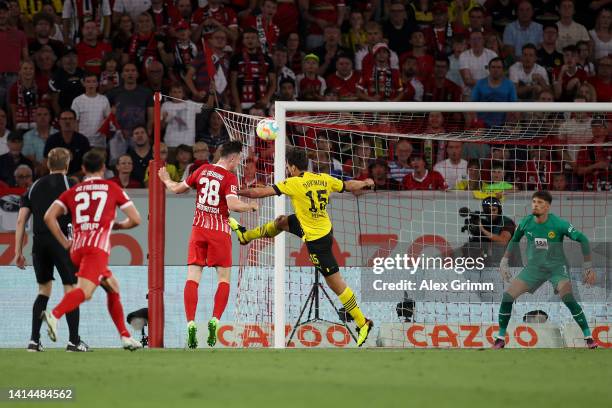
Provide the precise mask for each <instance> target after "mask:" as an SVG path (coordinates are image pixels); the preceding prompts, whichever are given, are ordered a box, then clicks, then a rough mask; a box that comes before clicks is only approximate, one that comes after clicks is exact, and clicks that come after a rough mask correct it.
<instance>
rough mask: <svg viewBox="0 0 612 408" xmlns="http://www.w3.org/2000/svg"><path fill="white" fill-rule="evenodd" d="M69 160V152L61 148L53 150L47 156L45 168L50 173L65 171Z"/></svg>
mask: <svg viewBox="0 0 612 408" xmlns="http://www.w3.org/2000/svg"><path fill="white" fill-rule="evenodd" d="M70 158H71V155H70V150H68V149H65V148H63V147H56V148H53V149H51V150H50V151H49V154H48V155H47V166H48V167H49V170H51V171H61V170H67V169H68V165H69V164H70Z"/></svg>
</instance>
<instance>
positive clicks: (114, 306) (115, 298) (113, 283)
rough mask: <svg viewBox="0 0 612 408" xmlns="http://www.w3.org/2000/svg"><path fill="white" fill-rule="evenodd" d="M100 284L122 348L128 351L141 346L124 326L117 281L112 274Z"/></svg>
mask: <svg viewBox="0 0 612 408" xmlns="http://www.w3.org/2000/svg"><path fill="white" fill-rule="evenodd" d="M100 286H102V288H103V289H104V290H105V291H106V306H107V307H108V314H109V315H110V317H111V319H112V320H113V323H115V327H116V328H117V331H118V332H119V336H120V337H121V344H122V345H123V348H124V349H126V350H130V351H135V350H138V349H139V348H142V344H141V343H140V342H139V341H137V340H135V339H134V338H133V337H132V335H131V334H130V332H129V331H128V329H127V327H126V326H125V318H124V313H123V305H122V304H121V298H120V296H119V282H118V281H117V279H116V278H115V277H114V276H112V275H111V276H110V277H108V278H104V279H102V281H101V282H100Z"/></svg>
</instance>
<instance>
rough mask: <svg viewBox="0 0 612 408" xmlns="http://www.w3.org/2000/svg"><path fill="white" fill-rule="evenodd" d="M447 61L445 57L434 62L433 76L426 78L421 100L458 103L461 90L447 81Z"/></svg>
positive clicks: (437, 58) (440, 57)
mask: <svg viewBox="0 0 612 408" xmlns="http://www.w3.org/2000/svg"><path fill="white" fill-rule="evenodd" d="M449 65H450V63H449V61H448V58H447V57H445V56H438V57H436V60H435V62H434V71H433V76H431V77H429V78H427V80H426V81H425V83H424V84H423V85H424V90H425V92H424V97H423V100H425V101H427V102H460V101H461V94H462V92H463V91H462V89H461V87H459V85H457V84H456V83H454V82H453V81H451V80H450V79H448V69H449Z"/></svg>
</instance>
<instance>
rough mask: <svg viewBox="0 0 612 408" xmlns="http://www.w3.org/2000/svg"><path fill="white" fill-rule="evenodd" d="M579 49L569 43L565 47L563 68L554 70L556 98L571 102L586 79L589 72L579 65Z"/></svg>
mask: <svg viewBox="0 0 612 408" xmlns="http://www.w3.org/2000/svg"><path fill="white" fill-rule="evenodd" d="M576 54H577V49H576V46H575V45H568V46H567V47H565V48H564V49H563V61H564V64H563V65H562V66H561V68H559V69H557V70H555V71H554V72H553V78H554V81H553V84H554V90H555V99H556V100H560V101H562V102H571V101H572V100H573V99H574V94H575V92H576V91H577V90H578V88H579V87H580V85H581V84H582V82H583V81H586V79H587V74H586V72H584V70H583V69H582V68H580V67H579V66H578V60H577V55H576Z"/></svg>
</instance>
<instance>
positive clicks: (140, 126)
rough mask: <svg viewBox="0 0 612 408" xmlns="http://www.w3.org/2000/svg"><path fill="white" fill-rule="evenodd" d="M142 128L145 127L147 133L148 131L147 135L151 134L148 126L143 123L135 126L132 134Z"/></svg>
mask: <svg viewBox="0 0 612 408" xmlns="http://www.w3.org/2000/svg"><path fill="white" fill-rule="evenodd" d="M141 128H142V129H144V131H145V133H146V134H147V136H148V135H149V130H148V129H147V127H146V126H145V125H143V124H139V125H136V126H134V127H133V128H132V135H133V134H134V131H135V130H136V129H141Z"/></svg>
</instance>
